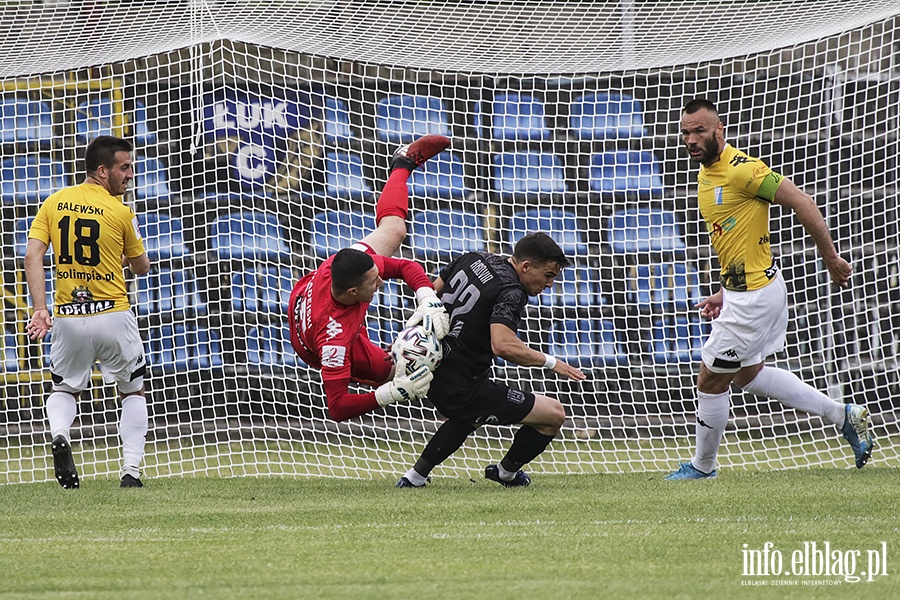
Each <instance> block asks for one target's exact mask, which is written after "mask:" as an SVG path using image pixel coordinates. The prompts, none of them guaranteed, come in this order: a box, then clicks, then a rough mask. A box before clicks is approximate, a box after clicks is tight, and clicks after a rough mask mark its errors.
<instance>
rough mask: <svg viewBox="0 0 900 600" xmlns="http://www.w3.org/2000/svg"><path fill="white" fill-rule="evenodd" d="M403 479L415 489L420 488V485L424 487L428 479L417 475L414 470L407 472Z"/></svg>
mask: <svg viewBox="0 0 900 600" xmlns="http://www.w3.org/2000/svg"><path fill="white" fill-rule="evenodd" d="M404 477H406V478H407V479H408V480H409V482H410V483H411V484H413V485H414V486H416V487H419V486H422V485H425V484H426V483H428V478H427V477H425V476H424V475H419V472H418V471H416V470H415V469H410V470H409V471H407V472H406V475H404Z"/></svg>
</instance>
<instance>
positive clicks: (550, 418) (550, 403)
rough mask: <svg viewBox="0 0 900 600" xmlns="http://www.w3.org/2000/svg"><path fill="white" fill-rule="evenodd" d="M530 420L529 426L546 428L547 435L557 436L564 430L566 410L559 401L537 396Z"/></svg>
mask: <svg viewBox="0 0 900 600" xmlns="http://www.w3.org/2000/svg"><path fill="white" fill-rule="evenodd" d="M528 416H529V417H531V418H530V419H528V421H529V422H528V424H529V425H532V426H534V427H541V428H544V429H545V430H546V431H544V432H542V433H546V434H547V435H551V434H555V433H556V432H558V431H559V430H560V428H562V426H563V423H565V421H566V409H565V408H564V407H563V405H562V404H560V402H559V401H558V400H554V399H553V398H549V397H547V396H541V395H539V394H535V397H534V409H533V410H532V411H531V414H530V415H528Z"/></svg>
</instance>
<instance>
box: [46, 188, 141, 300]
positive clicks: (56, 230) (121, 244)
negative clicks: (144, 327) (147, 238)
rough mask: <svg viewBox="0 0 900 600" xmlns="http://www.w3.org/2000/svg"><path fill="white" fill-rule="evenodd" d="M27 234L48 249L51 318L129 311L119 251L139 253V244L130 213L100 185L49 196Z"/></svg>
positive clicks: (127, 208) (70, 189)
mask: <svg viewBox="0 0 900 600" xmlns="http://www.w3.org/2000/svg"><path fill="white" fill-rule="evenodd" d="M28 237H32V238H35V239H38V240H41V241H42V242H44V243H45V244H49V245H50V246H52V247H53V256H54V263H55V265H56V296H55V308H54V313H55V314H56V316H59V317H68V316H81V315H90V314H95V313H100V312H114V311H121V310H128V309H129V307H130V305H129V303H128V294H127V293H126V289H125V279H124V277H123V274H122V255H123V254H124V255H125V256H127V257H128V258H136V257H138V256H140V255H141V254H143V253H144V242H143V240H142V239H141V234H140V231H139V228H138V223H137V218H136V217H135V216H134V212H133V211H132V210H131V208H129V207H128V206H126V205H125V204H123V203H122V201H121V200H120V199H119V198H117V197H115V196H110V195H109V192H108V191H106V189H105V188H103V187H102V186H99V185H95V184H91V183H82V184H81V185H76V186H73V187H69V188H66V189H63V190H60V191H58V192H56V193H55V194H53V195H51V196H50V197H48V198H47V199H46V200H45V201H44V203H43V204H42V205H41V207H40V209H39V210H38V213H37V216H36V217H35V218H34V222H33V223H32V225H31V230H30V231H29V233H28Z"/></svg>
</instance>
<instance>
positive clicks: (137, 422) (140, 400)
mask: <svg viewBox="0 0 900 600" xmlns="http://www.w3.org/2000/svg"><path fill="white" fill-rule="evenodd" d="M147 423H148V417H147V401H146V400H145V399H144V397H143V396H139V395H137V394H132V395H131V396H126V397H125V399H124V400H122V419H121V421H120V423H119V437H121V438H122V475H126V474H127V475H131V476H132V477H135V478H137V477H140V475H141V471H140V467H141V462H142V461H143V460H144V442H145V441H146V439H147V429H148V425H147Z"/></svg>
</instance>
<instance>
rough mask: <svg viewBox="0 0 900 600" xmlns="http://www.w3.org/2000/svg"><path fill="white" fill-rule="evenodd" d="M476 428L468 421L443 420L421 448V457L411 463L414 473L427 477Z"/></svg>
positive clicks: (457, 448)
mask: <svg viewBox="0 0 900 600" xmlns="http://www.w3.org/2000/svg"><path fill="white" fill-rule="evenodd" d="M476 429H478V427H475V426H472V425H470V424H469V423H463V422H460V421H445V422H444V424H443V425H441V426H440V427H439V428H438V430H437V431H435V432H434V435H433V436H431V439H430V440H429V441H428V445H427V446H425V449H424V450H422V457H421V458H419V460H417V461H416V464H415V465H413V469H415V470H416V473H418V474H419V475H422V476H423V477H427V476H428V474H429V473H431V470H432V469H433V468H435V467H436V466H438V465H439V464H441V463H442V462H444V461H445V460H447V457H449V456H450V455H451V454H453V453H454V452H456V451H457V450H459V447H460V446H462V445H463V442H465V441H466V438H467V437H469V434H470V433H472V432H473V431H475V430H476Z"/></svg>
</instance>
